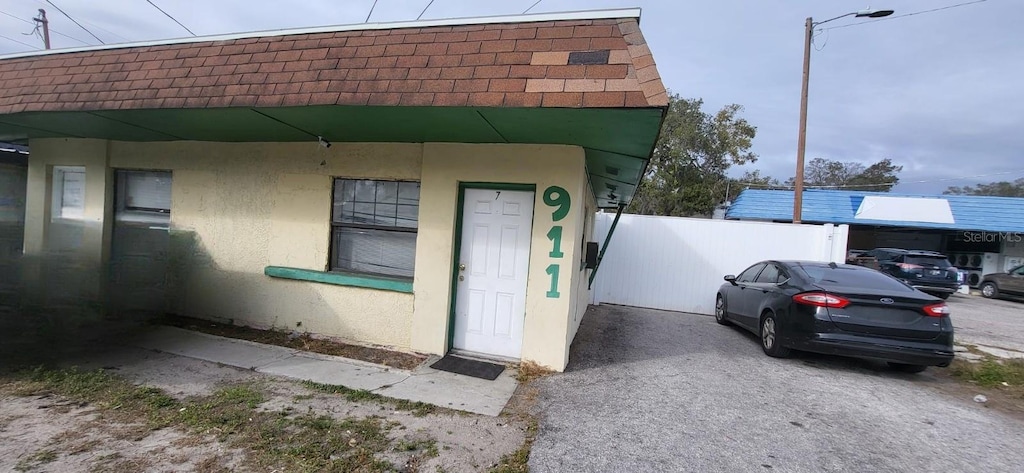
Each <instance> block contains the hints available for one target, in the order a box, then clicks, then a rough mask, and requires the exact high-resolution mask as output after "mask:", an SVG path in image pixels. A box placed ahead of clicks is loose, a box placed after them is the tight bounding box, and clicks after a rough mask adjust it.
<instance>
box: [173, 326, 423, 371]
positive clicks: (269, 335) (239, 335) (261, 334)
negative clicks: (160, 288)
mask: <svg viewBox="0 0 1024 473" xmlns="http://www.w3.org/2000/svg"><path fill="white" fill-rule="evenodd" d="M160 323H162V324H164V325H170V326H173V327H178V328H184V329H188V330H195V331H197V332H203V333H208V334H210V335H217V336H221V337H227V338H236V339H240V340H248V341H250V342H257V343H265V344H267V345H277V346H280V347H286V348H293V349H296V350H303V351H310V352H314V353H320V354H324V355H334V356H341V357H345V358H352V359H356V360H362V361H368V362H370V363H376V364H379V365H385V366H390V367H392V368H398V369H403V370H412V369H414V368H416V367H417V366H419V365H420V363H423V360H426V358H427V357H426V356H423V355H416V354H412V353H402V352H397V351H392V350H386V349H383V348H375V347H366V346H361V345H352V344H347V343H341V342H337V341H333V340H327V339H323V338H316V337H313V336H311V335H310V334H309V333H286V332H281V331H277V330H259V329H255V328H251V327H243V326H239V325H231V324H222V323H217V322H212V321H209V320H202V319H195V318H191V317H180V316H167V317H164V318H162V319H161V320H160Z"/></svg>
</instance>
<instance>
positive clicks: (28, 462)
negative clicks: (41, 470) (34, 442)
mask: <svg viewBox="0 0 1024 473" xmlns="http://www.w3.org/2000/svg"><path fill="white" fill-rule="evenodd" d="M56 459H57V452H55V451H53V450H40V451H38V452H36V453H33V454H32V455H30V456H28V457H26V458H23V459H21V460H20V461H19V462H18V463H17V464H16V465H14V471H32V470H34V469H36V468H38V467H40V466H42V465H45V464H47V463H50V462H52V461H54V460H56Z"/></svg>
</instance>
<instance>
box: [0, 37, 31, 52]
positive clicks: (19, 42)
mask: <svg viewBox="0 0 1024 473" xmlns="http://www.w3.org/2000/svg"><path fill="white" fill-rule="evenodd" d="M0 38H3V39H6V40H8V41H14V42H15V43H18V44H23V45H25V46H28V47H30V48H32V49H39V47H38V46H33V45H31V44H28V43H26V42H24V41H18V40H16V39H14V38H10V37H7V36H4V35H2V34H0Z"/></svg>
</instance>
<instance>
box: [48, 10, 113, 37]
mask: <svg viewBox="0 0 1024 473" xmlns="http://www.w3.org/2000/svg"><path fill="white" fill-rule="evenodd" d="M46 3H49V4H50V6H52V7H53V8H56V9H57V11H59V12H61V14H63V15H64V16H66V17H68V19H69V20H71V22H72V23H74V24H76V25H78V27H79V28H81V29H83V30H85V32H86V33H89V34H90V35H91V36H92V37H93V38H96V41H99V42H100V44H107V43H104V42H103V40H102V39H100V37H99V36H96V35H94V34H92V31H89V29H88V28H86V27H84V26H82V24H81V23H79V22H78V21H76V20H75V19H74V18H71V15H68V14H67V13H66V12H65V11H64V10H61V9H60V7H58V6H57V5H55V4H54V3H53V2H51V1H50V0H46Z"/></svg>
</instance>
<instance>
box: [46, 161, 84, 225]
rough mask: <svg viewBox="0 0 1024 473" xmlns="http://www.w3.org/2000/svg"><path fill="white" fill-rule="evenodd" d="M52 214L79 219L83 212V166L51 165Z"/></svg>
mask: <svg viewBox="0 0 1024 473" xmlns="http://www.w3.org/2000/svg"><path fill="white" fill-rule="evenodd" d="M52 196H53V207H52V212H53V216H54V217H56V218H65V219H80V218H82V214H83V213H84V212H85V167H83V166H54V167H53V194H52Z"/></svg>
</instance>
